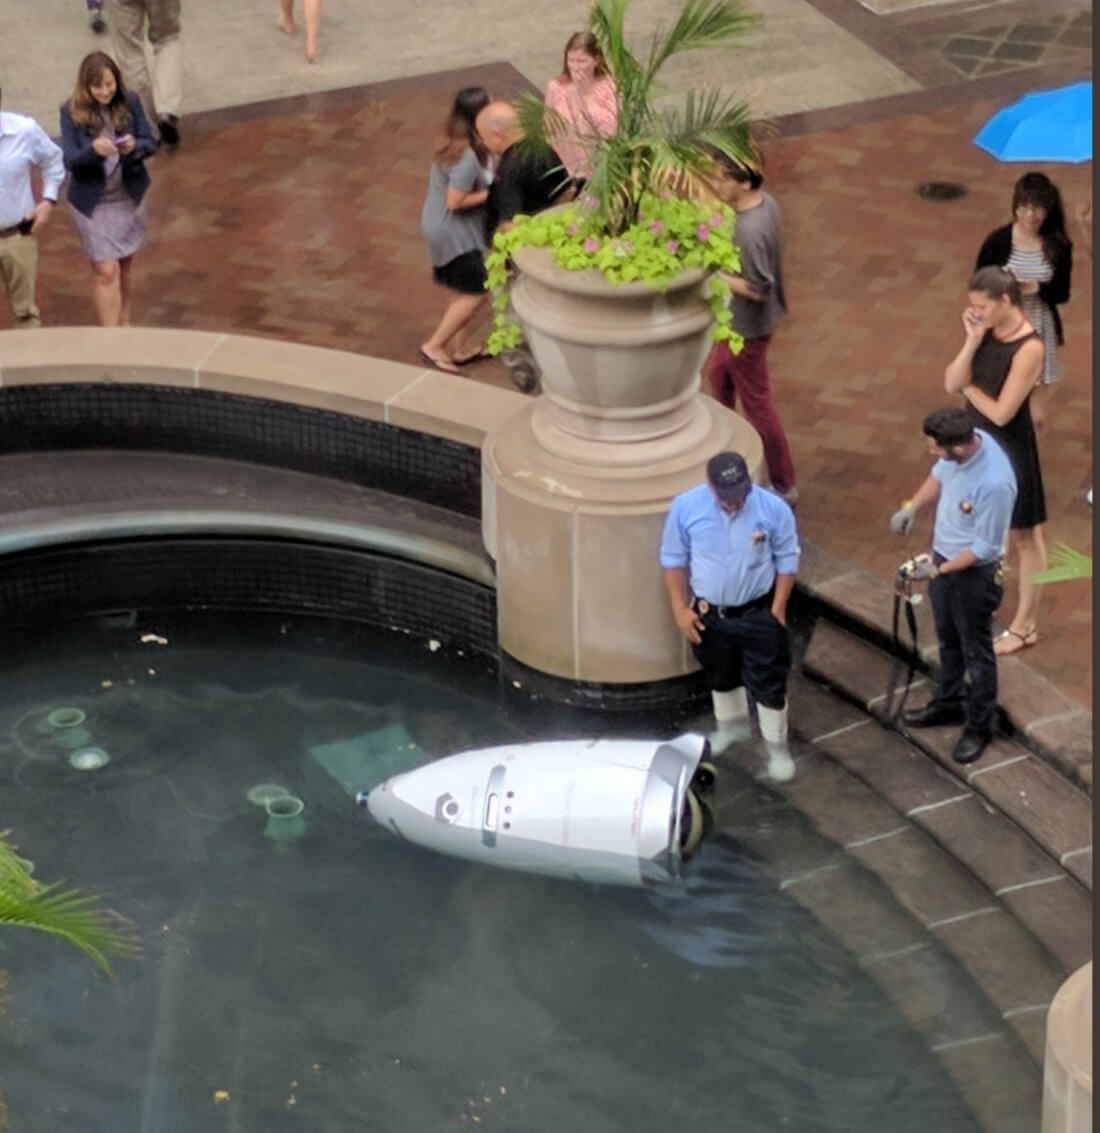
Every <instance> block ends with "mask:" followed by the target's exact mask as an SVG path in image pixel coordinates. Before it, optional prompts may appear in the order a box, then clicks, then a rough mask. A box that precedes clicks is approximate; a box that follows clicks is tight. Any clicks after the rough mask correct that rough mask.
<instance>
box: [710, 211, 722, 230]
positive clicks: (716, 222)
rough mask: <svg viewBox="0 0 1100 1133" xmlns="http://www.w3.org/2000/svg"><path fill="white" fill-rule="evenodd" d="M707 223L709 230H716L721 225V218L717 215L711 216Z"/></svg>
mask: <svg viewBox="0 0 1100 1133" xmlns="http://www.w3.org/2000/svg"><path fill="white" fill-rule="evenodd" d="M707 223H708V224H709V225H710V226H711V228H717V227H718V226H719V225H720V224H721V223H722V218H721V217H720V216H719V215H718V214H717V213H715V214H714V216H712V217H711V218H710V220H708V221H707Z"/></svg>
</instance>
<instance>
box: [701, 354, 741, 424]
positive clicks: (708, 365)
mask: <svg viewBox="0 0 1100 1133" xmlns="http://www.w3.org/2000/svg"><path fill="white" fill-rule="evenodd" d="M731 360H732V355H731V354H730V348H729V347H728V346H727V345H726V344H725V343H724V342H716V343H715V344H714V347H713V348H712V349H711V352H710V354H709V355H708V356H707V360H706V361H705V362H704V363H703V375H702V376H703V385H704V387H705V388H706V389H707V391H708V392H709V393H710V396H711V397H713V398H714V400H715V401H717V402H719V403H721V404H722V405H724V406H725V407H726V408H727V409H733V408H734V407H735V406H736V402H737V393H736V391H735V390H734V388H733V379H732V378H731V377H730V371H729V367H730V362H731Z"/></svg>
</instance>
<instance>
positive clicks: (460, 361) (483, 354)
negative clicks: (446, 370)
mask: <svg viewBox="0 0 1100 1133" xmlns="http://www.w3.org/2000/svg"><path fill="white" fill-rule="evenodd" d="M491 357H492V355H491V354H490V353H489V351H488V350H479V351H478V352H477V353H476V354H468V355H467V356H466V357H465V358H456V359H455V365H456V366H468V365H469V364H470V363H471V362H480V361H481V360H482V358H491Z"/></svg>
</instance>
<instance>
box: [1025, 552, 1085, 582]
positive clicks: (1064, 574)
mask: <svg viewBox="0 0 1100 1133" xmlns="http://www.w3.org/2000/svg"><path fill="white" fill-rule="evenodd" d="M1080 578H1092V556H1091V555H1086V554H1085V553H1084V552H1083V551H1075V550H1074V549H1073V548H1072V547H1071V546H1069V544H1068V543H1058V544H1056V545H1055V546H1054V547H1053V548H1052V549H1051V552H1050V566H1049V567H1047V569H1046V570H1044V571H1040V572H1039V573H1038V574H1035V575H1032V578H1031V581H1032V582H1072V581H1074V580H1075V579H1080Z"/></svg>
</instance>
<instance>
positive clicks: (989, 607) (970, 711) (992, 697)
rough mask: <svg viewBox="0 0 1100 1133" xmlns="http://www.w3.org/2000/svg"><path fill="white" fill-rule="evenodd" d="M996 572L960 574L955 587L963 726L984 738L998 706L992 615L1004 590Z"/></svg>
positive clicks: (988, 568)
mask: <svg viewBox="0 0 1100 1133" xmlns="http://www.w3.org/2000/svg"><path fill="white" fill-rule="evenodd" d="M996 570H997V568H996V567H994V566H992V565H990V566H983V567H971V568H970V569H969V570H964V571H960V572H959V584H958V588H957V589H958V606H957V610H958V615H959V621H958V630H959V637H960V639H961V641H962V649H963V655H964V658H965V661H966V672H967V675H968V676H969V678H970V692H969V696H968V697H967V701H966V726H967V727H968V728H970V729H971V730H973V731H975V732H980V733H982V734H983V735H986V736H988V735H990V734H991V733H992V731H993V714H994V710H995V709H996V707H997V658H996V655H995V654H994V652H993V614H994V612H995V611H996V609H997V607H998V606H999V605H1000V602H1001V595H1002V593H1003V587H1002V586H1001V585H1000V584H999V583H998V582H997V581H996Z"/></svg>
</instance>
